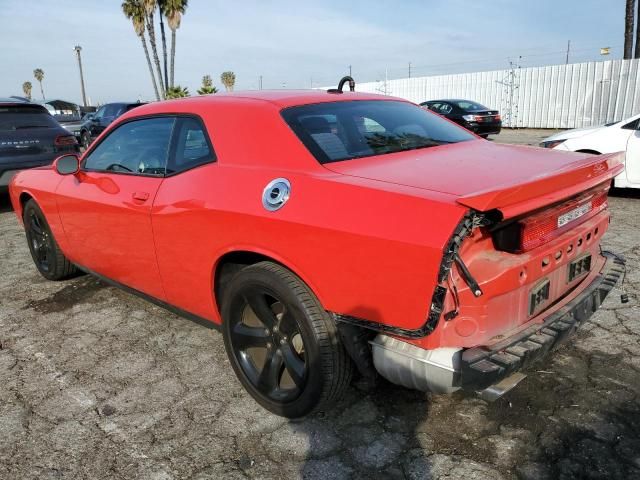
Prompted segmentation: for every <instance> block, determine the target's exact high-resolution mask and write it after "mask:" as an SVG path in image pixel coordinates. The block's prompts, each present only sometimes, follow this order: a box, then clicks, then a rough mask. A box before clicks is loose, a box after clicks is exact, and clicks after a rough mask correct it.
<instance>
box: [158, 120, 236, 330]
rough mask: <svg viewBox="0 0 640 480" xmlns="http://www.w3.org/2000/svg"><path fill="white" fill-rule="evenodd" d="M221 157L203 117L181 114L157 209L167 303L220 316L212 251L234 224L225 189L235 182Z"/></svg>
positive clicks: (160, 263)
mask: <svg viewBox="0 0 640 480" xmlns="http://www.w3.org/2000/svg"><path fill="white" fill-rule="evenodd" d="M215 162H216V156H215V152H214V150H213V146H212V144H211V140H210V138H209V136H208V133H207V131H206V128H205V126H204V124H203V123H202V121H201V120H200V119H199V118H197V117H194V116H181V117H178V120H177V122H176V126H175V128H174V135H173V142H172V146H171V150H170V153H169V160H168V165H167V176H166V178H165V179H164V181H163V182H162V185H161V187H160V189H159V191H158V194H157V195H156V198H155V200H154V204H153V210H152V214H151V219H152V224H153V231H154V235H155V237H154V238H155V241H156V249H157V252H158V266H159V269H160V274H161V277H162V283H163V287H164V291H165V292H166V295H167V302H168V303H170V304H171V305H174V306H176V307H178V308H180V309H182V310H186V311H187V312H190V313H193V314H195V315H198V316H200V317H204V318H209V319H211V318H213V317H214V302H213V295H212V291H211V282H212V278H211V272H212V268H213V260H212V256H213V254H214V253H215V252H216V250H217V249H218V248H220V244H221V243H223V242H224V241H225V240H224V239H225V238H226V235H227V230H228V229H232V228H234V227H233V223H230V222H229V215H228V213H226V212H225V211H224V209H223V208H222V206H224V205H225V197H226V195H225V192H226V191H227V190H228V189H229V188H234V186H232V185H229V183H228V181H226V180H225V179H226V178H227V177H225V175H224V170H223V169H220V168H219V166H218V165H217V163H215ZM218 242H219V243H218Z"/></svg>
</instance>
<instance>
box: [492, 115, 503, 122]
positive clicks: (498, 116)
mask: <svg viewBox="0 0 640 480" xmlns="http://www.w3.org/2000/svg"><path fill="white" fill-rule="evenodd" d="M493 119H494V120H495V121H496V122H498V121H500V120H502V117H501V116H500V115H496V116H495V117H493Z"/></svg>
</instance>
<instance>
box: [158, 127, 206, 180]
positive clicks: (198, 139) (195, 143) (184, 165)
mask: <svg viewBox="0 0 640 480" xmlns="http://www.w3.org/2000/svg"><path fill="white" fill-rule="evenodd" d="M173 137H174V146H173V150H172V153H171V155H170V158H169V164H168V166H167V173H176V172H182V171H184V170H189V169H190V168H194V167H198V166H200V165H204V164H205V163H211V162H214V161H215V160H216V157H215V153H214V152H213V148H212V147H211V142H210V141H209V138H208V137H207V133H206V130H205V129H204V126H203V125H202V122H200V120H198V119H196V118H192V117H182V118H178V120H177V124H176V128H175V133H174V136H173Z"/></svg>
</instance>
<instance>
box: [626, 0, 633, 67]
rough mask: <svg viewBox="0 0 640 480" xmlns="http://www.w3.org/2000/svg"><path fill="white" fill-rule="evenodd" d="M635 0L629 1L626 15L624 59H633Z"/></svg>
mask: <svg viewBox="0 0 640 480" xmlns="http://www.w3.org/2000/svg"><path fill="white" fill-rule="evenodd" d="M634 7H635V0H627V5H626V9H625V15H624V58H625V59H627V58H632V54H633V20H634V18H633V9H634Z"/></svg>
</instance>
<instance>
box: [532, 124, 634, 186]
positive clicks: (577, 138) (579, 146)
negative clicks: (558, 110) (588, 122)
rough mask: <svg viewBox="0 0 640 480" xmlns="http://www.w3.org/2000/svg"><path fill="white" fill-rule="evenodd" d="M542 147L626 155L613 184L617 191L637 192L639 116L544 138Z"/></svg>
mask: <svg viewBox="0 0 640 480" xmlns="http://www.w3.org/2000/svg"><path fill="white" fill-rule="evenodd" d="M540 146H541V147H545V148H554V149H556V150H567V151H569V152H586V153H594V154H601V153H612V152H626V155H625V169H624V171H623V172H622V173H621V174H620V175H618V176H617V177H616V178H615V180H614V186H615V187H617V188H640V115H636V116H635V117H631V118H627V119H626V120H622V121H620V122H616V123H609V124H607V125H601V126H598V127H587V128H576V129H574V130H566V131H564V132H560V133H557V134H555V135H551V136H550V137H547V138H545V139H544V140H543V141H542V142H541V143H540Z"/></svg>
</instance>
